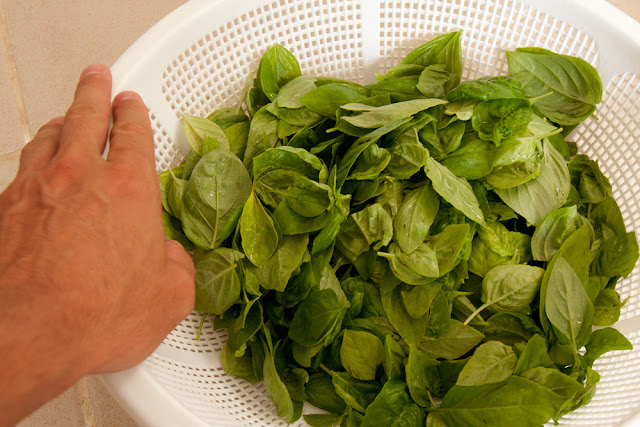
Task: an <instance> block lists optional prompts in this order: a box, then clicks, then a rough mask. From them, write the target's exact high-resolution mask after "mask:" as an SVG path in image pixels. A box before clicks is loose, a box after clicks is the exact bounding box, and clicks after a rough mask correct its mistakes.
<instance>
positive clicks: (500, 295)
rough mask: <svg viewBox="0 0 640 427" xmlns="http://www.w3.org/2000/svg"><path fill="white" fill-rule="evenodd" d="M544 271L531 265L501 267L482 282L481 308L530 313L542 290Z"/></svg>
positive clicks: (490, 272)
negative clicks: (532, 302)
mask: <svg viewBox="0 0 640 427" xmlns="http://www.w3.org/2000/svg"><path fill="white" fill-rule="evenodd" d="M543 275H544V270H543V269H541V268H539V267H532V266H529V265H499V266H497V267H495V268H493V269H492V270H491V271H489V272H488V273H487V275H486V276H485V277H484V280H483V281H482V297H481V298H482V302H483V303H484V304H483V305H482V306H481V308H486V307H489V309H490V310H492V311H516V312H517V311H525V312H526V311H528V309H529V304H531V301H533V298H534V297H535V296H536V294H537V293H538V289H540V283H541V281H542V276H543Z"/></svg>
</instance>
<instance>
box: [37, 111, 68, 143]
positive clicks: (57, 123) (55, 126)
mask: <svg viewBox="0 0 640 427" xmlns="http://www.w3.org/2000/svg"><path fill="white" fill-rule="evenodd" d="M63 125H64V116H60V117H55V118H53V119H51V120H49V121H48V122H47V123H45V124H44V125H42V126H41V127H40V129H39V130H38V133H37V134H36V138H38V137H39V136H42V135H44V134H48V133H50V132H58V131H60V130H61V129H62V126H63Z"/></svg>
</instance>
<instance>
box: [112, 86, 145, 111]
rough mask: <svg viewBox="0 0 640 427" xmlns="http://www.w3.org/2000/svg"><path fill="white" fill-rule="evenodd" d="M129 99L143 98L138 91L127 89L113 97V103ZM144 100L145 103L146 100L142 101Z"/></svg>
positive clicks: (138, 99) (139, 99) (140, 99)
mask: <svg viewBox="0 0 640 427" xmlns="http://www.w3.org/2000/svg"><path fill="white" fill-rule="evenodd" d="M128 99H131V100H136V101H142V98H141V97H140V95H138V94H137V93H136V92H134V91H131V90H126V91H124V92H120V93H119V94H118V95H116V97H115V98H113V102H112V104H113V105H115V104H118V103H119V102H121V101H126V100H128ZM142 102H143V103H144V101H142ZM145 107H146V105H145Z"/></svg>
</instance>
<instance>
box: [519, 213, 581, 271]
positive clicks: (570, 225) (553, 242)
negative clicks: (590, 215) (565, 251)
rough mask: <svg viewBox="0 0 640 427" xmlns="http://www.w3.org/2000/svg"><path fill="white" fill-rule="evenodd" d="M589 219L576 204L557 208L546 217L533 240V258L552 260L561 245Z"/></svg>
mask: <svg viewBox="0 0 640 427" xmlns="http://www.w3.org/2000/svg"><path fill="white" fill-rule="evenodd" d="M588 223H589V221H588V220H587V219H586V218H585V217H583V216H582V215H580V214H579V213H578V209H577V207H576V206H569V207H566V208H560V209H556V210H554V211H552V212H550V213H549V214H548V215H547V216H545V217H544V219H543V220H542V222H541V223H540V226H539V227H538V228H536V231H535V232H534V233H533V238H532V240H531V250H532V253H533V258H534V259H535V260H538V261H551V258H552V257H553V255H554V254H555V253H556V252H557V251H558V249H560V246H562V244H563V243H564V242H565V240H567V239H568V238H569V236H570V235H571V234H572V233H574V232H575V231H576V230H577V229H578V228H580V227H581V226H583V225H585V224H588Z"/></svg>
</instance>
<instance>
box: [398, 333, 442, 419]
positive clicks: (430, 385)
mask: <svg viewBox="0 0 640 427" xmlns="http://www.w3.org/2000/svg"><path fill="white" fill-rule="evenodd" d="M438 365H439V363H438V362H437V361H435V360H433V359H431V358H430V357H428V356H426V355H425V354H424V353H422V352H421V351H420V350H419V349H418V348H417V347H415V346H409V357H408V358H407V360H406V362H405V372H406V379H407V387H408V388H409V393H410V394H411V398H412V399H413V401H414V402H416V403H417V404H418V405H420V406H422V407H424V408H428V407H430V406H431V403H430V401H429V392H430V393H431V394H432V395H437V394H438V392H439V391H440V373H439V372H438ZM427 390H428V391H427Z"/></svg>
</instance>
